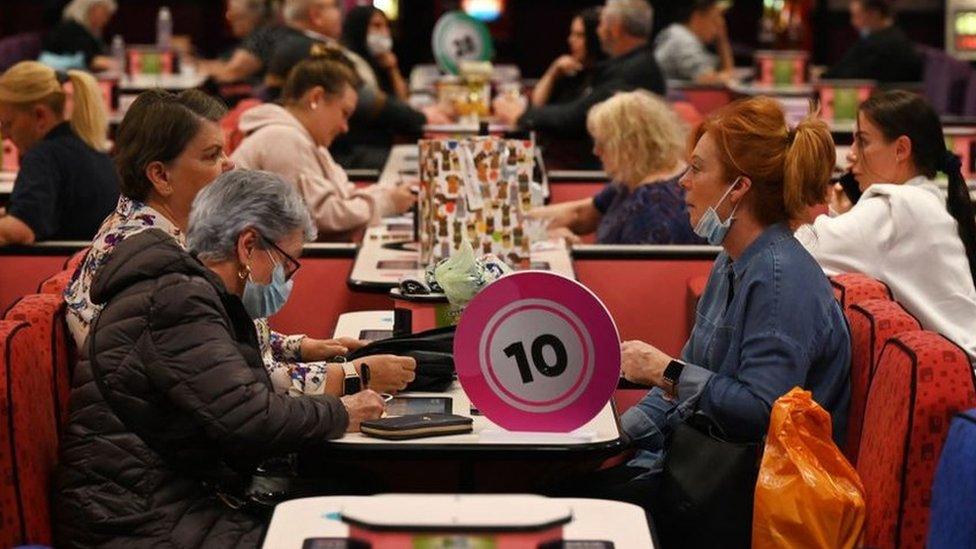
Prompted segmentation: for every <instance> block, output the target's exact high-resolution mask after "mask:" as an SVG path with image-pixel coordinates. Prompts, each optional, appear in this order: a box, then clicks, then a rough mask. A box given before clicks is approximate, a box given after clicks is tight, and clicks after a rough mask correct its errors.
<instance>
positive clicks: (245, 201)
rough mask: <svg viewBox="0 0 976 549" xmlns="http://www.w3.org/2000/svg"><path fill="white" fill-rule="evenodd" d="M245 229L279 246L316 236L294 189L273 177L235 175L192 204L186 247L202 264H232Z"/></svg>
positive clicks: (251, 172) (216, 182)
mask: <svg viewBox="0 0 976 549" xmlns="http://www.w3.org/2000/svg"><path fill="white" fill-rule="evenodd" d="M246 229H254V230H256V231H257V232H258V233H260V234H261V236H263V237H264V238H266V239H268V240H270V241H271V242H275V243H277V242H280V241H281V240H282V239H283V238H285V237H287V236H288V234H290V233H292V232H294V231H296V230H299V229H301V230H302V231H303V232H304V234H305V240H306V241H309V240H314V239H315V236H316V229H315V224H314V223H312V218H311V216H310V215H309V213H308V208H307V207H306V206H305V202H304V200H302V197H301V195H300V194H299V193H298V190H297V189H295V186H294V185H291V184H289V183H288V182H286V181H285V180H284V179H282V178H281V177H280V176H278V175H276V174H273V173H271V172H262V171H257V170H232V171H229V172H226V173H224V174H222V175H221V176H220V177H218V178H217V179H216V180H214V182H213V183H211V184H210V185H207V186H206V187H204V188H203V190H202V191H200V193H199V194H197V197H196V199H194V200H193V207H192V209H191V210H190V223H189V225H188V227H187V234H186V240H187V245H188V247H189V249H190V251H191V252H193V253H195V254H197V256H198V257H199V258H200V259H201V260H203V261H222V260H226V259H230V258H233V257H235V256H236V254H237V238H238V237H239V236H240V234H241V233H242V232H244V231H245V230H246ZM258 245H259V246H260V247H262V248H263V247H264V244H263V243H260V242H259V244H258Z"/></svg>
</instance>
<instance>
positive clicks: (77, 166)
mask: <svg viewBox="0 0 976 549" xmlns="http://www.w3.org/2000/svg"><path fill="white" fill-rule="evenodd" d="M69 82H70V84H71V96H72V103H73V107H72V109H71V113H70V118H69V120H67V121H66V120H65V103H66V101H67V97H68V94H67V93H66V92H65V85H66V84H68V83H69ZM107 128H108V121H107V117H106V115H105V107H104V104H103V102H102V96H101V92H100V91H99V88H98V84H97V82H96V81H95V79H94V78H93V77H92V76H91V75H90V74H88V73H85V72H82V71H68V73H67V74H64V73H59V72H55V71H54V69H51V68H50V67H47V66H46V65H42V64H41V63H37V62H34V61H24V62H22V63H18V64H16V65H14V66H13V67H11V68H10V69H9V70H8V71H7V72H5V73H3V75H0V135H2V137H3V138H4V139H10V140H11V141H13V143H14V145H16V146H17V149H18V150H19V152H20V154H21V161H20V171H19V172H18V173H17V180H16V181H15V182H14V191H13V195H12V196H11V197H10V205H9V207H8V208H7V212H6V214H7V215H5V216H3V217H0V246H2V245H8V244H30V243H33V242H35V241H38V240H90V239H91V238H92V236H94V234H95V232H96V231H97V230H98V226H99V225H100V224H101V222H102V220H103V219H105V216H106V215H108V214H109V213H110V212H111V211H112V209H113V208H114V207H115V203H116V202H117V201H118V198H119V182H118V176H117V175H116V172H115V168H114V166H113V165H112V161H111V159H109V157H108V155H107V154H105V149H106V133H107Z"/></svg>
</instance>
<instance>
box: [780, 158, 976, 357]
mask: <svg viewBox="0 0 976 549" xmlns="http://www.w3.org/2000/svg"><path fill="white" fill-rule="evenodd" d="M796 238H797V239H798V240H799V241H800V242H801V243H802V244H803V246H804V247H805V248H806V249H807V250H809V252H810V253H811V254H812V255H813V257H814V258H816V260H817V262H819V263H820V265H821V267H823V270H824V272H825V273H827V275H834V274H837V273H845V272H859V273H864V274H866V275H869V276H872V277H874V278H876V279H878V280H881V281H882V282H884V283H885V284H887V285H888V287H890V288H891V292H892V294H893V295H894V297H895V299H896V300H898V302H899V303H901V304H902V305H903V306H904V307H905V309H906V310H907V311H908V312H909V313H911V314H912V315H914V316H915V317H916V318H917V319H918V320H919V322H920V323H921V324H922V327H923V328H925V329H927V330H932V331H936V332H939V333H941V334H942V335H944V336H946V337H947V338H949V339H951V340H952V341H954V342H955V343H957V344H958V345H959V346H961V347H962V348H963V349H965V350H966V352H967V353H968V354H969V358H970V360H971V361H974V362H976V288H974V286H973V279H972V275H971V274H970V270H969V262H968V260H967V258H966V252H965V249H964V248H963V244H962V240H960V238H959V233H958V231H957V223H956V220H955V219H953V218H952V216H950V215H949V213H948V211H946V201H945V195H944V194H943V192H942V191H941V190H940V189H939V188H938V187H937V186H936V185H935V184H934V183H933V182H932V181H930V180H928V179H926V178H925V177H922V176H919V177H916V178H914V179H911V180H909V181H907V182H905V183H904V184H903V185H888V184H884V185H882V184H875V185H871V186H870V187H869V188H868V189H867V191H865V192H864V195H863V196H862V197H861V199H860V200H859V201H858V203H857V204H856V205H855V206H854V208H852V209H851V210H850V211H849V212H847V213H845V214H842V215H839V216H837V217H829V216H826V215H821V216H819V217H818V218H817V219H816V220H814V222H813V224H812V225H804V226H802V227H800V228H799V229H798V230H797V231H796Z"/></svg>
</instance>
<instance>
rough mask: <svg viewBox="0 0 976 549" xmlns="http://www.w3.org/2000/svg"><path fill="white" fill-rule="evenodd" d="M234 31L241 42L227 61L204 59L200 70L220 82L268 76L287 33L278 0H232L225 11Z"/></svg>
mask: <svg viewBox="0 0 976 549" xmlns="http://www.w3.org/2000/svg"><path fill="white" fill-rule="evenodd" d="M225 17H226V18H227V23H228V24H229V25H230V29H231V33H232V34H233V35H234V37H235V38H237V39H239V40H240V41H241V42H240V44H238V46H237V47H236V48H235V49H234V52H233V53H232V54H231V56H230V59H227V60H226V61H222V60H214V61H200V62H198V70H199V71H200V72H202V73H206V74H209V75H210V77H211V78H213V79H214V80H216V81H217V82H221V83H224V82H241V81H246V80H251V79H258V80H260V79H262V78H264V72H265V70H267V68H268V65H269V64H270V63H271V56H272V54H273V53H274V48H275V45H276V43H277V42H278V40H279V39H280V38H281V37H282V36H283V35H284V31H285V29H284V27H283V26H282V25H281V23H280V21H279V19H280V17H279V13H278V3H277V2H275V1H274V0H228V2H227V12H226V13H225Z"/></svg>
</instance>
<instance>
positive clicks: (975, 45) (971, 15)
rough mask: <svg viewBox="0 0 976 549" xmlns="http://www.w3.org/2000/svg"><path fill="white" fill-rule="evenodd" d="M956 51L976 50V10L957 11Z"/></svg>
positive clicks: (955, 28)
mask: <svg viewBox="0 0 976 549" xmlns="http://www.w3.org/2000/svg"><path fill="white" fill-rule="evenodd" d="M954 30H955V34H956V39H955V42H956V51H976V11H957V12H956V24H955V25H954Z"/></svg>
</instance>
